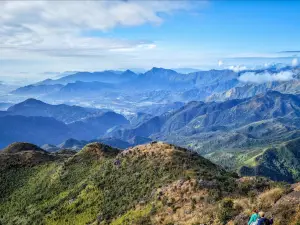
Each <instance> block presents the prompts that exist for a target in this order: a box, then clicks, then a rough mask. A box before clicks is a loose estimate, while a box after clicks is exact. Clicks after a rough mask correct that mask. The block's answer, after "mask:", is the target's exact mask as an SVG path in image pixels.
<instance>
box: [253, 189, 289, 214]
mask: <svg viewBox="0 0 300 225" xmlns="http://www.w3.org/2000/svg"><path fill="white" fill-rule="evenodd" d="M283 194H284V190H283V189H282V188H273V189H271V190H267V191H265V192H263V193H262V194H260V195H259V196H258V207H259V208H260V209H262V210H267V209H269V208H270V207H272V206H273V205H274V204H275V203H276V202H277V201H278V200H279V199H280V198H281V197H282V195H283Z"/></svg>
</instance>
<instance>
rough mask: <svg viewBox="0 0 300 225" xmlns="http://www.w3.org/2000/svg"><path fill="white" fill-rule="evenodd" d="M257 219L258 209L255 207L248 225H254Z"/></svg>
mask: <svg viewBox="0 0 300 225" xmlns="http://www.w3.org/2000/svg"><path fill="white" fill-rule="evenodd" d="M258 219H259V215H258V210H257V209H255V210H253V214H252V215H251V217H250V219H249V221H248V225H254V224H256V222H257V221H258Z"/></svg>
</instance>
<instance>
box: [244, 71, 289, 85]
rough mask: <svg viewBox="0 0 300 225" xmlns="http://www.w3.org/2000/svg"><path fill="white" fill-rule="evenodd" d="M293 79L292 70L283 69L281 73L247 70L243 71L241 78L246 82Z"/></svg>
mask: <svg viewBox="0 0 300 225" xmlns="http://www.w3.org/2000/svg"><path fill="white" fill-rule="evenodd" d="M292 79H293V73H292V72H291V71H282V72H279V73H275V74H271V73H268V72H265V73H254V72H246V73H243V74H242V75H241V76H240V77H239V80H240V81H242V82H245V83H266V82H271V81H289V80H292Z"/></svg>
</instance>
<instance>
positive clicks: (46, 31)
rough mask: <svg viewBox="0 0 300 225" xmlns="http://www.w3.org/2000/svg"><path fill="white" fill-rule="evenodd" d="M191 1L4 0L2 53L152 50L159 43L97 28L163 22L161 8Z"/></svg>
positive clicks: (0, 22)
mask: <svg viewBox="0 0 300 225" xmlns="http://www.w3.org/2000/svg"><path fill="white" fill-rule="evenodd" d="M188 6H189V5H188V3H187V2H186V1H183V2H168V1H1V3H0V46H1V49H4V50H6V51H5V52H2V54H1V58H5V57H6V56H7V57H8V58H11V57H16V58H19V57H20V52H22V53H24V52H25V51H26V52H38V53H40V54H45V55H48V54H50V55H52V56H53V55H57V56H63V55H66V54H67V55H69V56H71V55H74V56H78V55H92V56H93V55H102V54H104V53H106V51H118V50H120V51H123V50H124V49H125V51H127V50H129V51H134V50H141V49H145V50H151V49H153V48H155V47H156V45H155V44H154V43H153V42H152V41H145V40H138V38H137V40H123V39H120V38H119V39H117V38H111V37H109V38H108V37H106V38H104V37H99V35H92V33H93V32H94V33H95V32H96V31H97V32H98V34H99V33H100V34H101V32H104V33H105V32H108V31H109V30H111V29H113V28H115V27H117V26H138V25H141V24H145V23H151V24H154V25H159V24H161V23H162V22H163V20H162V17H161V15H160V13H172V12H173V11H174V10H178V9H187V8H188ZM89 32H90V33H91V34H90V35H85V34H86V33H89ZM66 51H68V53H66ZM5 53H8V55H5ZM13 53H15V54H13Z"/></svg>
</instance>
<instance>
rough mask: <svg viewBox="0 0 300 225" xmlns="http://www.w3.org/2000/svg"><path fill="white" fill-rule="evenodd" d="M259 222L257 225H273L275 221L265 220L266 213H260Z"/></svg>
mask: <svg viewBox="0 0 300 225" xmlns="http://www.w3.org/2000/svg"><path fill="white" fill-rule="evenodd" d="M259 217H260V218H259V220H258V222H257V225H272V224H273V219H270V220H269V219H267V218H265V213H264V212H259Z"/></svg>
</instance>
